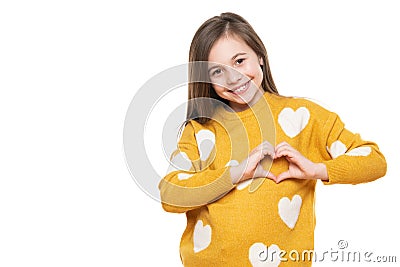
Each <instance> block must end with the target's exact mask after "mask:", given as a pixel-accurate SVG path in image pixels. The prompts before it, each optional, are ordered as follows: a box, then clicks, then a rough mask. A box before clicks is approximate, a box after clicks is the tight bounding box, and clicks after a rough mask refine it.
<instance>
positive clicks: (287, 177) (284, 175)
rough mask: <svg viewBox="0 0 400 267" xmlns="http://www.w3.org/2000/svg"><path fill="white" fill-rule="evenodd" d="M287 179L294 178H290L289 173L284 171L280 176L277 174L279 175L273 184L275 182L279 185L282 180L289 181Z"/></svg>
mask: <svg viewBox="0 0 400 267" xmlns="http://www.w3.org/2000/svg"><path fill="white" fill-rule="evenodd" d="M289 178H294V177H291V176H290V173H289V171H285V172H282V173H281V174H279V175H278V176H277V177H276V180H275V182H276V183H277V184H279V183H280V182H282V181H283V180H286V179H289Z"/></svg>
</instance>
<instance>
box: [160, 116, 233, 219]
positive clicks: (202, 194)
mask: <svg viewBox="0 0 400 267" xmlns="http://www.w3.org/2000/svg"><path fill="white" fill-rule="evenodd" d="M207 131H208V130H207ZM177 147H178V148H177V150H175V151H174V152H173V153H172V155H171V159H170V168H169V170H168V174H167V175H166V176H165V177H164V178H163V179H162V180H161V182H160V183H159V186H158V187H159V190H160V196H161V201H162V207H163V209H164V210H165V211H167V212H176V213H182V212H186V211H189V210H192V209H195V208H198V207H201V206H204V205H206V204H208V203H210V202H213V201H215V200H217V199H219V198H220V197H222V196H223V195H225V194H226V193H228V192H229V191H230V190H232V189H233V188H234V185H233V184H232V181H231V176H230V167H229V166H228V167H224V168H220V169H211V168H210V164H211V163H212V156H213V155H214V156H215V149H213V151H214V153H210V156H209V157H208V158H207V159H204V153H201V152H200V151H199V150H200V149H199V146H198V144H197V141H196V132H195V129H194V127H193V125H192V123H191V122H189V123H188V124H187V125H186V126H185V128H184V130H183V133H182V136H181V138H180V140H179V142H178V146H177ZM200 147H204V146H200ZM209 147H210V146H209Z"/></svg>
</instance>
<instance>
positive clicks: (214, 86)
mask: <svg viewBox="0 0 400 267" xmlns="http://www.w3.org/2000/svg"><path fill="white" fill-rule="evenodd" d="M212 87H213V88H214V91H215V92H216V93H217V95H221V94H222V93H223V92H224V91H225V88H224V87H222V86H220V85H215V84H213V86H212Z"/></svg>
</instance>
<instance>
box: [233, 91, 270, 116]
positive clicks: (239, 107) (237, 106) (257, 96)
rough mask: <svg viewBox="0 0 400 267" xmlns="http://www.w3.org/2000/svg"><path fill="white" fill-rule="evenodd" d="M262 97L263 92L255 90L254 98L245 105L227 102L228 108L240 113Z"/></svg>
mask: <svg viewBox="0 0 400 267" xmlns="http://www.w3.org/2000/svg"><path fill="white" fill-rule="evenodd" d="M262 96H263V91H262V90H261V89H260V90H257V91H256V93H255V95H254V97H253V98H252V99H251V100H250V101H249V102H248V103H246V104H240V103H235V102H229V106H230V107H231V108H232V109H233V111H235V112H240V111H244V110H246V109H248V108H250V107H252V106H253V105H254V104H255V103H257V102H258V100H260V98H261V97H262Z"/></svg>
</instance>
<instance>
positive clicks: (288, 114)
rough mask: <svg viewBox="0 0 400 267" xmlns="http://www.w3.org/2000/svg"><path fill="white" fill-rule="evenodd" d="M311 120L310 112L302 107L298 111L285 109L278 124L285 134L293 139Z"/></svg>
mask: <svg viewBox="0 0 400 267" xmlns="http://www.w3.org/2000/svg"><path fill="white" fill-rule="evenodd" d="M309 119H310V112H309V111H308V109H307V108H305V107H300V108H298V109H297V110H296V111H294V110H293V109H292V108H284V109H282V111H281V112H280V113H279V116H278V123H279V125H280V126H281V128H282V130H283V131H284V132H285V134H286V135H287V136H289V137H290V138H293V137H295V136H296V135H298V134H299V133H300V132H301V131H302V130H303V129H304V128H305V127H306V126H307V124H308V121H309Z"/></svg>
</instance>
